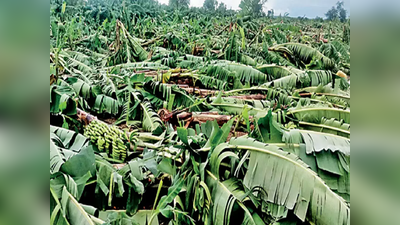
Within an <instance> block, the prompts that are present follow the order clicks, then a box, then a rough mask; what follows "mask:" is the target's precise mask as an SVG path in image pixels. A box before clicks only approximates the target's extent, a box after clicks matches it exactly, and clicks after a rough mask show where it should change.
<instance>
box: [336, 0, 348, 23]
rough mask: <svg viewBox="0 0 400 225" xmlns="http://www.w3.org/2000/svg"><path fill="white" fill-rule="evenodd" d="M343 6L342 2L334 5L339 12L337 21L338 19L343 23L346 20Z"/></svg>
mask: <svg viewBox="0 0 400 225" xmlns="http://www.w3.org/2000/svg"><path fill="white" fill-rule="evenodd" d="M343 6H344V2H343V1H342V2H337V3H336V9H337V10H338V12H339V19H340V21H342V22H345V21H346V19H347V11H346V10H345V9H344V7H343Z"/></svg>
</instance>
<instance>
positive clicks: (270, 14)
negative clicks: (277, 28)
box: [267, 9, 274, 18]
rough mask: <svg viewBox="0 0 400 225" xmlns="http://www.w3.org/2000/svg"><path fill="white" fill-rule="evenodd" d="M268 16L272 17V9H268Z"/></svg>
mask: <svg viewBox="0 0 400 225" xmlns="http://www.w3.org/2000/svg"><path fill="white" fill-rule="evenodd" d="M267 16H268V18H274V9H270V10H268V15H267Z"/></svg>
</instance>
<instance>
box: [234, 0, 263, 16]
mask: <svg viewBox="0 0 400 225" xmlns="http://www.w3.org/2000/svg"><path fill="white" fill-rule="evenodd" d="M266 2H267V0H241V1H240V4H239V8H240V9H241V10H242V13H243V14H244V15H252V16H256V17H257V16H262V15H264V14H265V13H264V12H263V6H264V4H265V3H266Z"/></svg>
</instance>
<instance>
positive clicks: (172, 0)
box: [168, 0, 190, 8]
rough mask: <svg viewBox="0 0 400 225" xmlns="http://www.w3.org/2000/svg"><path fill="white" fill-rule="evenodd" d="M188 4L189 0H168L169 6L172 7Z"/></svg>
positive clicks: (186, 6) (186, 5)
mask: <svg viewBox="0 0 400 225" xmlns="http://www.w3.org/2000/svg"><path fill="white" fill-rule="evenodd" d="M189 4H190V0H169V4H168V5H169V6H171V7H173V8H181V7H184V8H188V7H189Z"/></svg>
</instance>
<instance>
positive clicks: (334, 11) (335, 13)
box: [325, 1, 347, 22]
mask: <svg viewBox="0 0 400 225" xmlns="http://www.w3.org/2000/svg"><path fill="white" fill-rule="evenodd" d="M343 6H344V2H343V1H339V2H337V3H336V7H335V6H332V8H331V9H330V10H329V11H328V12H326V14H325V16H326V17H327V19H328V20H336V19H339V20H340V21H341V22H345V21H346V20H347V11H346V10H345V9H344V7H343Z"/></svg>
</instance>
